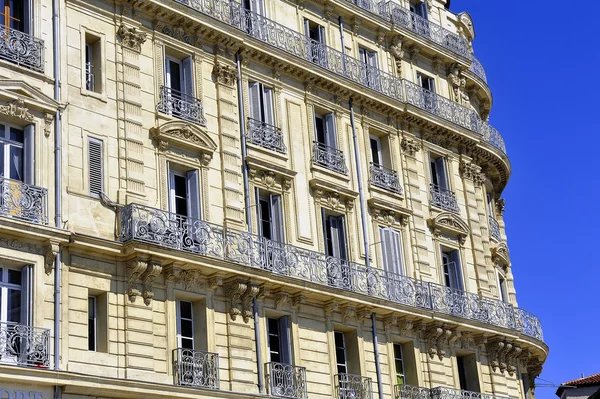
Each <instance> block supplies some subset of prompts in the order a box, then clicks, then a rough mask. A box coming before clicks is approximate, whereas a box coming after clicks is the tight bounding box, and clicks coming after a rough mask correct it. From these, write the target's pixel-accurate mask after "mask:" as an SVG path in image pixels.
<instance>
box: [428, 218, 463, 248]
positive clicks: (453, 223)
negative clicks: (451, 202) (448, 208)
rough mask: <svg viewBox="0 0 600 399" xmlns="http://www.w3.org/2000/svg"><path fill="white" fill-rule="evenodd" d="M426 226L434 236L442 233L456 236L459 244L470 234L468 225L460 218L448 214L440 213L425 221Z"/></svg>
mask: <svg viewBox="0 0 600 399" xmlns="http://www.w3.org/2000/svg"><path fill="white" fill-rule="evenodd" d="M427 225H428V226H429V228H430V229H431V231H432V232H433V234H434V235H435V236H439V235H440V234H441V233H442V232H444V233H447V234H450V235H453V236H457V237H458V239H459V241H460V243H461V244H463V243H464V242H465V240H466V239H467V237H468V236H469V234H470V233H471V229H469V225H468V224H467V223H466V222H465V221H464V220H463V219H462V218H461V217H460V216H458V215H456V214H454V213H450V212H442V213H440V214H438V215H437V216H436V217H435V218H432V219H429V220H427Z"/></svg>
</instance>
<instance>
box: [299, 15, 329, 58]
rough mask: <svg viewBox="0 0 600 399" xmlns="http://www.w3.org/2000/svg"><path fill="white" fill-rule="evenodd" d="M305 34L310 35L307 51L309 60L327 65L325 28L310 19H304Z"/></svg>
mask: <svg viewBox="0 0 600 399" xmlns="http://www.w3.org/2000/svg"><path fill="white" fill-rule="evenodd" d="M304 34H305V35H306V36H307V37H309V38H310V39H312V40H310V41H309V43H308V49H307V52H308V54H309V60H311V61H312V62H314V63H315V64H319V65H321V66H323V67H326V66H327V48H326V46H325V28H324V27H323V26H321V25H319V24H317V23H316V22H313V21H311V20H309V19H305V20H304Z"/></svg>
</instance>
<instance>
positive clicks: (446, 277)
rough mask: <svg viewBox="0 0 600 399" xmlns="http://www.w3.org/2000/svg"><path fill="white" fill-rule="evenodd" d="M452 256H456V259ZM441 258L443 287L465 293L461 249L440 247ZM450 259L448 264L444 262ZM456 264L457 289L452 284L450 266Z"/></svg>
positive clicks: (455, 278)
mask: <svg viewBox="0 0 600 399" xmlns="http://www.w3.org/2000/svg"><path fill="white" fill-rule="evenodd" d="M452 254H455V256H454V259H453V256H452ZM440 258H441V261H442V262H441V271H442V285H443V286H445V287H447V288H450V289H454V290H458V291H462V292H465V280H464V271H463V266H462V256H461V252H460V249H457V248H452V247H447V246H444V245H441V246H440ZM445 259H448V262H446V263H444V260H445ZM452 263H454V272H455V273H456V275H454V280H455V282H456V283H457V284H458V286H457V287H453V286H452V284H453V282H452V280H453V279H452V275H451V273H450V267H449V266H450V264H452Z"/></svg>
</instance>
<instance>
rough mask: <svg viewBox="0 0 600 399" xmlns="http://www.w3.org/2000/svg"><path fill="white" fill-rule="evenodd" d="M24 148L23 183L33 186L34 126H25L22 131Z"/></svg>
mask: <svg viewBox="0 0 600 399" xmlns="http://www.w3.org/2000/svg"><path fill="white" fill-rule="evenodd" d="M23 136H24V137H23V138H24V140H23V147H24V154H23V155H24V158H25V160H24V167H25V171H24V172H25V173H24V177H25V179H24V181H25V183H27V184H35V125H33V124H31V125H27V126H25V129H24V130H23Z"/></svg>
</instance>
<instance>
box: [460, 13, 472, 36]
mask: <svg viewBox="0 0 600 399" xmlns="http://www.w3.org/2000/svg"><path fill="white" fill-rule="evenodd" d="M458 22H459V23H460V24H461V25H462V28H463V30H464V31H466V32H468V36H467V40H469V41H472V40H473V39H475V28H474V26H473V20H472V19H471V15H470V14H469V13H468V12H466V11H463V12H461V13H460V14H458Z"/></svg>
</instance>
